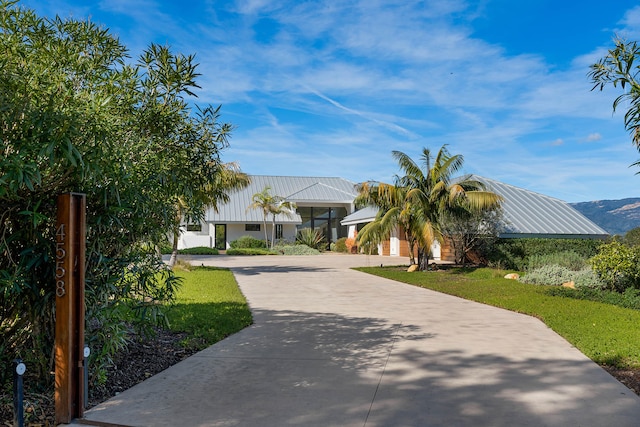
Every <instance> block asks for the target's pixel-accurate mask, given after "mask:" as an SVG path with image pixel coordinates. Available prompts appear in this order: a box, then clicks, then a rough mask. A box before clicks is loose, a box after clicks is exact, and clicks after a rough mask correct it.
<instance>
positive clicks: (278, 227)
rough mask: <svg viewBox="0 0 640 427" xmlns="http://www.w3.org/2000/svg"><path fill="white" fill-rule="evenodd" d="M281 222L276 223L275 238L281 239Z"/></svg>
mask: <svg viewBox="0 0 640 427" xmlns="http://www.w3.org/2000/svg"><path fill="white" fill-rule="evenodd" d="M282 235H283V233H282V224H276V239H282Z"/></svg>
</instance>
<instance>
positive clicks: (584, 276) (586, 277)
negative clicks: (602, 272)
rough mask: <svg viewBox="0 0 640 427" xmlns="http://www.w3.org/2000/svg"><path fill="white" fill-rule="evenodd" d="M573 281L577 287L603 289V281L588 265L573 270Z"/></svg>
mask: <svg viewBox="0 0 640 427" xmlns="http://www.w3.org/2000/svg"><path fill="white" fill-rule="evenodd" d="M573 283H575V285H576V287H578V288H590V289H604V288H605V283H604V282H603V281H602V280H601V279H600V277H598V275H597V274H596V272H595V271H593V269H592V268H591V267H590V266H587V267H585V268H583V269H582V270H580V271H575V272H573Z"/></svg>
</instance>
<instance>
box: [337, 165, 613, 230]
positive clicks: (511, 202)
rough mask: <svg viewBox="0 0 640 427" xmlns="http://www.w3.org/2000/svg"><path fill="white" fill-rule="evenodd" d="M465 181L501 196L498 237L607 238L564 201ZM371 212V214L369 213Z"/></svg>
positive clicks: (347, 221)
mask: <svg viewBox="0 0 640 427" xmlns="http://www.w3.org/2000/svg"><path fill="white" fill-rule="evenodd" d="M465 178H468V179H472V180H476V181H479V182H481V183H483V184H484V185H485V186H486V189H487V190H489V191H493V192H494V193H496V194H498V195H500V196H502V197H503V199H504V200H503V202H502V209H503V212H504V220H505V222H506V224H505V228H504V231H503V233H501V234H500V236H501V237H562V238H572V237H576V238H577V237H580V238H585V237H605V236H607V235H609V233H607V232H606V231H605V230H604V229H602V228H600V227H599V226H598V225H596V224H595V223H594V222H593V221H591V220H589V219H588V218H587V217H585V216H584V215H582V214H581V213H580V212H578V211H577V210H576V209H574V208H573V207H572V206H571V205H569V204H568V203H567V202H564V201H562V200H559V199H555V198H553V197H549V196H545V195H543V194H539V193H535V192H533V191H529V190H525V189H524V188H519V187H515V186H513V185H509V184H505V183H503V182H499V181H495V180H493V179H489V178H485V177H482V176H478V175H469V176H466V177H465ZM368 209H373V214H372V211H371V210H368ZM375 212H376V210H375V208H365V209H361V210H359V211H356V212H354V213H352V214H351V215H348V216H347V217H345V218H344V219H343V220H342V224H343V225H353V224H358V223H363V222H370V221H373V219H374V218H375Z"/></svg>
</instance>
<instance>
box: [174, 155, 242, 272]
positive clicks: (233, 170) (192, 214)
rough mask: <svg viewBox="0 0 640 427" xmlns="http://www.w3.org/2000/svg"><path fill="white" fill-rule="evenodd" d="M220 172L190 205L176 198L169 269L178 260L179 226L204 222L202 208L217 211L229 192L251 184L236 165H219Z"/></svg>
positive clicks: (227, 199)
mask: <svg viewBox="0 0 640 427" xmlns="http://www.w3.org/2000/svg"><path fill="white" fill-rule="evenodd" d="M220 166H221V168H220V171H219V173H218V175H217V176H216V180H215V181H214V182H210V183H206V184H205V186H204V187H203V188H202V189H200V190H199V191H197V192H196V193H194V195H193V196H192V200H191V204H189V203H188V202H187V201H186V200H185V198H184V197H178V198H177V199H176V202H175V209H176V217H175V219H174V223H173V225H172V245H171V257H170V258H169V262H168V264H169V267H171V268H173V267H174V266H175V264H176V262H177V260H178V241H179V239H180V233H181V230H180V224H181V223H182V222H183V221H187V222H191V221H193V222H202V221H203V220H204V215H203V214H204V209H203V207H209V208H212V209H214V210H216V211H217V209H218V203H227V202H228V201H229V192H231V191H234V190H239V189H242V188H245V187H246V186H247V185H249V183H250V182H251V179H250V178H249V176H248V175H247V174H245V173H243V172H241V171H240V168H239V167H238V165H237V164H236V163H224V164H222V165H220Z"/></svg>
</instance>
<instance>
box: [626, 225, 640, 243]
mask: <svg viewBox="0 0 640 427" xmlns="http://www.w3.org/2000/svg"><path fill="white" fill-rule="evenodd" d="M623 242H624V243H625V244H626V245H629V246H640V227H636V228H633V229H631V230H629V231H627V233H626V234H625V235H624V238H623Z"/></svg>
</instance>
